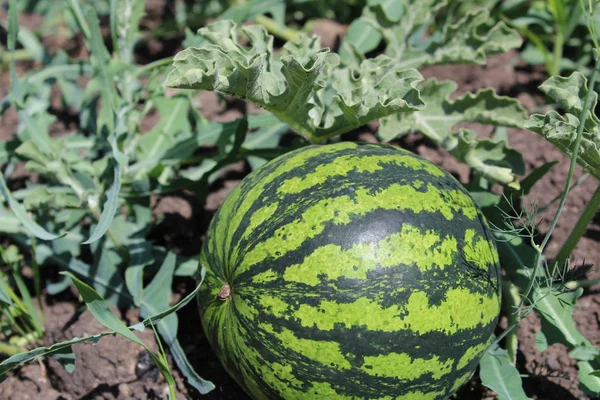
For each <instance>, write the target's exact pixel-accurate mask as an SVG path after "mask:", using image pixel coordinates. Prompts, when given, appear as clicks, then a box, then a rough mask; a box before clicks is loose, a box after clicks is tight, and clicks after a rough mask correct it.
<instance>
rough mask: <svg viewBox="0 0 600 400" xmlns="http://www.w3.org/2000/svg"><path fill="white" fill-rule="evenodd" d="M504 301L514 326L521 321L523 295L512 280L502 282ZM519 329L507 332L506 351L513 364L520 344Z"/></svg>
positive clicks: (509, 323)
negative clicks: (520, 309)
mask: <svg viewBox="0 0 600 400" xmlns="http://www.w3.org/2000/svg"><path fill="white" fill-rule="evenodd" d="M502 301H503V302H504V308H505V309H506V310H508V326H509V327H510V326H514V325H516V324H517V323H518V322H519V318H520V313H519V306H520V305H521V302H522V300H521V295H520V293H519V288H518V287H517V286H515V285H514V284H513V283H512V282H510V281H503V282H502ZM517 335H518V331H517V330H516V329H511V330H510V331H508V333H507V334H506V342H505V343H506V346H505V347H506V352H507V353H508V359H509V360H510V362H511V364H512V365H515V363H516V361H517V347H518V346H519V338H518V336H517Z"/></svg>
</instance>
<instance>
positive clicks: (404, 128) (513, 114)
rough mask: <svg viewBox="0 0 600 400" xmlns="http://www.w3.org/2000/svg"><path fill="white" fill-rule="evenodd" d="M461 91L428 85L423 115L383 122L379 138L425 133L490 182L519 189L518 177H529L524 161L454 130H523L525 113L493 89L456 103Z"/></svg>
mask: <svg viewBox="0 0 600 400" xmlns="http://www.w3.org/2000/svg"><path fill="white" fill-rule="evenodd" d="M457 87H458V85H457V84H456V83H455V82H453V81H442V82H438V81H437V80H435V79H429V80H427V81H426V82H425V83H424V84H423V85H422V86H421V88H420V93H421V97H422V99H423V101H424V102H425V103H426V104H427V107H425V108H424V109H423V110H419V111H413V112H401V113H398V114H395V115H392V116H389V117H386V118H383V119H382V120H381V125H380V127H379V136H380V137H381V138H382V139H383V140H386V141H389V140H392V139H395V138H398V137H401V136H404V135H406V134H408V133H410V132H415V131H418V132H421V133H423V134H424V135H425V136H427V137H428V138H429V139H431V140H432V141H434V142H435V143H436V144H438V145H440V146H442V147H443V148H445V149H446V150H448V151H449V152H450V153H452V154H453V155H454V156H455V157H456V158H457V159H458V160H460V161H462V162H465V163H466V164H468V165H469V166H470V167H471V168H473V169H474V170H475V171H477V172H479V173H480V174H482V175H483V176H484V177H485V178H487V179H489V180H491V181H493V182H498V183H502V184H504V185H509V186H512V187H514V188H518V185H519V182H518V180H517V176H516V174H523V173H524V172H525V165H524V162H523V159H522V156H521V155H520V154H519V153H518V152H517V151H516V150H513V149H512V148H510V147H508V144H507V143H506V141H498V142H496V141H492V140H488V139H477V137H476V135H475V134H474V133H473V132H471V131H468V130H465V129H460V130H454V126H455V125H457V124H459V123H465V122H477V123H480V124H487V125H494V126H507V127H521V126H522V125H523V123H524V121H525V116H526V114H525V109H524V108H523V106H521V104H520V103H519V102H518V101H517V100H515V99H512V98H509V97H505V96H498V95H496V93H495V92H494V91H493V89H485V90H480V91H478V92H476V93H466V94H465V95H463V96H461V97H459V98H457V99H455V100H450V96H451V94H452V93H453V92H454V91H455V90H456V89H457Z"/></svg>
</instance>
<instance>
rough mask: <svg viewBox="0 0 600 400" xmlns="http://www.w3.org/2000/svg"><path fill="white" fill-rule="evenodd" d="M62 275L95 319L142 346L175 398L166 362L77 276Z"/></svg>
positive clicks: (172, 382)
mask: <svg viewBox="0 0 600 400" xmlns="http://www.w3.org/2000/svg"><path fill="white" fill-rule="evenodd" d="M62 274H64V275H66V276H68V277H69V278H71V280H72V281H73V283H74V284H75V286H76V287H77V290H79V294H80V295H81V297H82V298H83V301H84V302H85V304H86V305H87V307H88V309H89V310H90V312H91V313H92V314H93V315H94V318H96V319H97V320H98V322H100V323H101V324H102V325H104V326H105V327H107V328H108V329H112V330H114V331H115V332H116V333H118V334H119V335H121V336H123V337H125V338H127V339H129V340H131V341H132V342H134V343H136V344H139V345H140V346H142V347H143V348H144V349H146V351H147V352H148V354H149V355H150V357H152V360H154V362H155V363H156V366H157V367H158V369H159V371H160V372H161V374H162V375H163V377H164V378H165V380H166V381H167V384H168V385H169V388H170V390H171V393H172V397H173V398H174V388H175V379H174V378H173V375H172V374H171V371H169V366H168V365H167V364H166V362H165V361H164V360H163V359H161V358H160V357H159V356H158V355H156V354H155V353H154V352H153V351H152V350H150V348H149V347H148V346H147V345H146V344H145V343H144V342H143V341H142V340H141V339H140V338H138V337H137V336H136V335H135V334H134V333H133V332H132V331H131V330H130V329H129V328H128V327H127V326H126V325H125V324H124V323H123V321H121V320H120V319H119V317H117V316H116V315H115V313H113V312H112V310H111V309H110V306H109V305H108V303H107V302H106V301H105V300H104V299H103V298H102V296H100V295H99V294H98V292H96V291H95V290H94V288H92V287H91V286H89V285H88V284H86V283H84V282H82V281H80V280H79V279H77V278H76V277H75V275H73V274H71V273H69V272H62Z"/></svg>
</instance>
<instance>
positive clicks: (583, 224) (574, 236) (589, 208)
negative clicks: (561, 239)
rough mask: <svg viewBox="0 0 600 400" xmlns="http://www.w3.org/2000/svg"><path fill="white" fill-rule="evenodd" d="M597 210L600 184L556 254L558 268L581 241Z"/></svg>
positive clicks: (599, 206) (599, 204) (599, 199)
mask: <svg viewBox="0 0 600 400" xmlns="http://www.w3.org/2000/svg"><path fill="white" fill-rule="evenodd" d="M599 208H600V184H599V185H598V187H597V188H596V191H595V192H594V194H593V195H592V198H591V199H590V201H589V202H588V203H587V205H586V206H585V209H584V210H583V213H582V214H581V216H580V217H579V219H578V220H577V223H576V224H575V226H574V227H573V230H572V231H571V233H570V234H569V236H568V237H567V240H566V241H565V244H563V246H562V247H561V249H560V251H559V252H558V254H557V256H556V259H555V261H556V263H557V264H558V266H559V267H560V266H563V265H565V262H566V261H567V259H568V258H569V256H570V255H571V254H572V253H573V250H574V249H575V246H577V243H579V240H580V239H581V237H582V236H583V234H584V233H585V231H586V230H587V227H588V225H589V224H590V221H591V220H592V218H594V215H596V212H597V211H598V209H599Z"/></svg>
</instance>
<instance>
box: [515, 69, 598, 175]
mask: <svg viewBox="0 0 600 400" xmlns="http://www.w3.org/2000/svg"><path fill="white" fill-rule="evenodd" d="M540 89H541V90H542V91H543V92H544V93H546V94H547V95H548V96H549V97H551V98H552V99H553V100H555V101H556V102H557V103H558V104H559V105H560V107H561V108H562V109H563V110H564V111H565V114H564V115H561V114H559V113H558V112H556V111H549V112H548V113H546V114H545V115H541V114H533V115H532V116H531V117H530V118H529V119H528V120H527V121H526V122H525V128H527V129H529V130H531V131H533V132H535V133H538V134H540V135H541V136H543V137H544V138H545V139H546V140H548V141H549V142H550V143H552V144H553V145H554V146H556V148H557V149H559V150H560V151H562V152H563V153H564V154H566V155H567V156H569V157H571V156H572V151H573V147H574V146H573V143H574V141H575V138H576V136H577V127H578V126H579V117H580V116H581V113H582V112H583V101H584V99H585V98H586V97H587V94H588V91H589V89H588V87H587V79H586V78H585V77H584V76H583V75H582V74H581V73H579V72H573V73H572V74H571V75H570V76H569V77H566V78H565V77H560V76H553V77H551V78H550V79H548V80H547V81H546V82H544V83H543V84H542V85H541V86H540ZM597 102H598V94H597V93H595V92H593V93H592V102H591V107H590V110H592V111H593V110H594V109H595V108H596V104H597ZM599 125H600V119H599V118H598V117H597V116H596V114H595V113H593V112H591V113H590V112H589V111H588V116H587V118H586V121H585V126H584V128H583V139H582V142H581V147H580V149H579V153H578V154H577V163H578V164H579V165H580V166H581V167H583V168H584V169H586V170H587V171H588V172H590V173H591V174H592V175H594V176H595V177H596V178H600V132H599V131H598V126H599Z"/></svg>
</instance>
